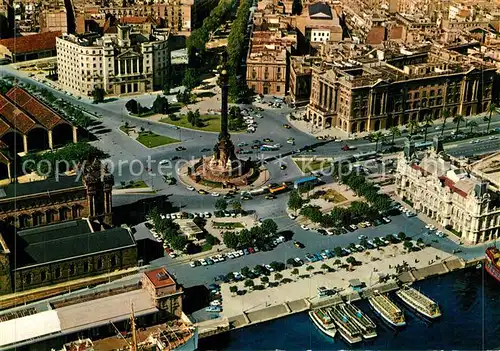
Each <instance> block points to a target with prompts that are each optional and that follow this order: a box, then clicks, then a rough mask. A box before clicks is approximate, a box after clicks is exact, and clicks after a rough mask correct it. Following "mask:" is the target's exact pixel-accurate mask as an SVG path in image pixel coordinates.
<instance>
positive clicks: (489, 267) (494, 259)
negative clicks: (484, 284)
mask: <svg viewBox="0 0 500 351" xmlns="http://www.w3.org/2000/svg"><path fill="white" fill-rule="evenodd" d="M485 253H486V262H485V263H484V269H485V270H486V272H488V274H489V275H491V276H492V277H493V278H495V279H496V281H498V282H500V250H499V249H498V248H496V247H495V246H490V247H488V248H487V249H486V251H485Z"/></svg>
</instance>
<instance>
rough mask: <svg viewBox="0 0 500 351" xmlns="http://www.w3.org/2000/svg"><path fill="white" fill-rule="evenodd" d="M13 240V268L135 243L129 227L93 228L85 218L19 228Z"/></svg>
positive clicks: (129, 245) (109, 249)
mask: <svg viewBox="0 0 500 351" xmlns="http://www.w3.org/2000/svg"><path fill="white" fill-rule="evenodd" d="M16 244H17V247H16V251H17V268H16V269H22V268H26V267H29V266H34V265H38V264H46V263H49V262H54V261H60V260H66V259H70V258H74V257H82V256H87V255H91V254H95V253H98V252H105V251H111V250H116V249H120V248H126V247H132V246H135V242H134V239H133V238H132V236H131V234H130V233H129V232H128V230H126V229H123V228H112V229H108V230H103V231H98V232H94V231H93V229H92V228H91V226H90V222H88V221H87V220H76V221H68V222H62V223H56V224H51V225H47V226H43V227H35V228H30V229H25V230H21V231H18V232H17V242H16Z"/></svg>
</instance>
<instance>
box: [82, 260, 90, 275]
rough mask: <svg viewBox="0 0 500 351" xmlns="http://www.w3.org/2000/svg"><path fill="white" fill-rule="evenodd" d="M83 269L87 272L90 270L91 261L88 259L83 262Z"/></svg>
mask: <svg viewBox="0 0 500 351" xmlns="http://www.w3.org/2000/svg"><path fill="white" fill-rule="evenodd" d="M83 271H84V272H85V273H87V272H88V271H89V263H88V262H87V261H85V262H83Z"/></svg>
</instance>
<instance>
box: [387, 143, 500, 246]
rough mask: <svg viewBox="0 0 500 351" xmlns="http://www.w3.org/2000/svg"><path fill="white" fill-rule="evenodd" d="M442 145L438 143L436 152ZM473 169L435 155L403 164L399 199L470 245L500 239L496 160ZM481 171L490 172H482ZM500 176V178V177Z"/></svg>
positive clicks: (409, 159)
mask: <svg viewBox="0 0 500 351" xmlns="http://www.w3.org/2000/svg"><path fill="white" fill-rule="evenodd" d="M438 144H439V141H438V140H435V141H434V145H435V146H436V147H437V146H438ZM495 157H496V159H500V153H496V156H492V157H490V158H489V159H488V158H487V159H486V160H485V161H483V162H480V163H478V164H479V166H478V164H474V167H471V166H470V165H468V164H467V166H466V162H464V161H463V160H460V159H455V158H453V157H451V156H448V155H444V154H442V153H437V152H435V151H434V150H431V151H425V152H416V153H414V154H413V155H412V156H411V157H410V156H408V155H405V153H402V154H401V155H400V156H399V158H398V165H397V173H396V193H397V195H398V196H399V197H400V198H402V199H403V201H405V202H407V203H409V204H411V206H412V207H413V209H414V210H416V211H417V212H419V213H421V214H423V215H424V216H427V217H429V218H431V219H432V220H434V221H436V222H437V223H439V225H441V226H442V227H443V228H446V229H449V230H452V232H454V233H459V235H460V236H461V240H462V241H463V242H465V243H466V244H478V243H481V242H485V241H489V240H494V239H498V237H499V235H500V227H499V226H498V224H499V223H500V211H499V210H498V208H499V204H500V189H499V187H498V183H497V182H495V181H494V179H495V178H494V177H491V176H488V173H489V172H495V171H494V168H493V167H492V166H491V164H492V162H491V160H492V159H495ZM481 169H484V170H486V172H485V171H481ZM499 173H500V172H499Z"/></svg>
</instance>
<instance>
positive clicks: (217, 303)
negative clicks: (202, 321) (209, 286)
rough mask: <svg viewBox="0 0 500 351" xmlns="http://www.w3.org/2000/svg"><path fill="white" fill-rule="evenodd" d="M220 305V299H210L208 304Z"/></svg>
mask: <svg viewBox="0 0 500 351" xmlns="http://www.w3.org/2000/svg"><path fill="white" fill-rule="evenodd" d="M220 305H222V302H220V300H213V301H210V306H220Z"/></svg>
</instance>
